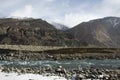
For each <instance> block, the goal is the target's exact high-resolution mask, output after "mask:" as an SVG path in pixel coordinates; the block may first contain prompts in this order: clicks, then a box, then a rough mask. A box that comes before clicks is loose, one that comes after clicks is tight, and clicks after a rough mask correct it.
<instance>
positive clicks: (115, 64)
mask: <svg viewBox="0 0 120 80" xmlns="http://www.w3.org/2000/svg"><path fill="white" fill-rule="evenodd" d="M0 65H1V66H2V65H5V66H6V65H7V66H22V67H34V66H36V67H37V66H38V67H40V66H42V67H44V66H51V67H57V66H63V67H65V68H70V69H71V68H72V69H73V68H77V67H78V66H80V67H90V66H93V67H102V68H103V67H104V68H110V69H114V68H115V69H116V68H120V60H119V59H118V60H117V59H105V60H95V59H92V60H90V59H85V60H56V61H49V60H41V61H0Z"/></svg>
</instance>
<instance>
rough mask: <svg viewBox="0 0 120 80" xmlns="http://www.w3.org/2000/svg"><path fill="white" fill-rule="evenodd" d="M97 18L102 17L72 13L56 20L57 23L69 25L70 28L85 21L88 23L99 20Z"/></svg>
mask: <svg viewBox="0 0 120 80" xmlns="http://www.w3.org/2000/svg"><path fill="white" fill-rule="evenodd" d="M97 18H100V17H99V16H97V15H92V14H87V15H86V14H79V13H70V14H66V15H65V17H64V18H59V19H56V20H55V22H57V23H61V24H64V25H67V26H69V27H73V26H75V25H77V24H79V23H81V22H83V21H84V22H86V21H89V20H91V19H97Z"/></svg>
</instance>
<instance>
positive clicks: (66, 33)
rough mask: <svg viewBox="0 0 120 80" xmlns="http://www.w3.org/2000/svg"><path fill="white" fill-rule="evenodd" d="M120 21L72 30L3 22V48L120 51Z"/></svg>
mask: <svg viewBox="0 0 120 80" xmlns="http://www.w3.org/2000/svg"><path fill="white" fill-rule="evenodd" d="M119 30H120V18H119V17H104V18H101V19H95V20H90V21H88V22H83V23H80V24H78V25H76V26H74V27H72V28H68V27H66V26H65V25H62V24H59V23H52V24H50V23H48V22H47V21H44V20H42V19H33V18H26V19H14V18H1V19H0V44H13V45H15V44H16V45H40V46H72V47H73V46H74V47H78V46H79V47H80V46H86V47H90V46H97V47H120V36H119V35H120V31H119Z"/></svg>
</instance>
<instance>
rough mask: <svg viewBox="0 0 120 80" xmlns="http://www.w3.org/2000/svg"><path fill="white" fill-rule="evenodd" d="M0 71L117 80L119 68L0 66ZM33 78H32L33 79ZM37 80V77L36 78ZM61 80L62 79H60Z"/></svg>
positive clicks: (78, 78)
mask: <svg viewBox="0 0 120 80" xmlns="http://www.w3.org/2000/svg"><path fill="white" fill-rule="evenodd" d="M0 70H1V72H5V73H11V72H12V73H18V74H19V75H23V74H39V75H43V76H48V77H49V76H60V77H65V78H66V79H67V80H82V79H98V80H100V79H102V80H119V79H120V69H114V70H112V69H104V68H95V67H87V68H81V67H78V68H74V69H70V70H69V69H67V68H64V67H62V66H58V67H50V66H47V67H10V66H1V67H0ZM33 80H34V79H33ZM38 80H39V79H38ZM61 80H62V79H61Z"/></svg>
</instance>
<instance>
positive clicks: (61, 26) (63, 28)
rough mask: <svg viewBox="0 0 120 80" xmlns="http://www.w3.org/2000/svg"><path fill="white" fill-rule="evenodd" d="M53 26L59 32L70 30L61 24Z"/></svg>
mask: <svg viewBox="0 0 120 80" xmlns="http://www.w3.org/2000/svg"><path fill="white" fill-rule="evenodd" d="M52 25H53V26H54V27H55V28H56V29H58V30H68V29H69V28H68V27H67V26H65V25H63V24H60V23H52Z"/></svg>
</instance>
